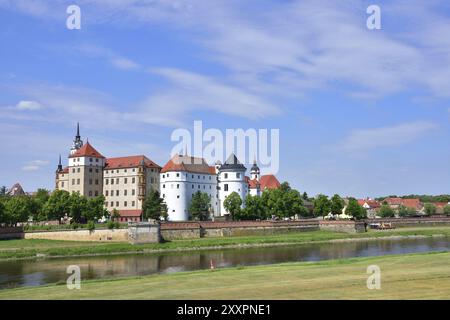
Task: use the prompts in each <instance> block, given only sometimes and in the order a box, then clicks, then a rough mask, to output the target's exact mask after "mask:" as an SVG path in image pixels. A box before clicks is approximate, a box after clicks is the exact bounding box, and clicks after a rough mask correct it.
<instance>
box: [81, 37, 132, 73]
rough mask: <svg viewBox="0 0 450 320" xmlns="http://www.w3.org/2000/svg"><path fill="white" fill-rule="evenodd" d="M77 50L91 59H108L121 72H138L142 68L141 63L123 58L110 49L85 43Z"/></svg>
mask: <svg viewBox="0 0 450 320" xmlns="http://www.w3.org/2000/svg"><path fill="white" fill-rule="evenodd" d="M77 49H78V50H79V51H80V52H81V53H83V54H85V55H87V56H89V57H92V58H100V59H106V61H108V62H109V63H110V64H111V65H112V66H114V67H116V68H118V69H121V70H137V69H139V68H141V66H140V65H139V63H137V62H135V61H133V60H131V59H129V58H125V57H122V56H120V55H119V54H117V53H115V52H113V51H112V50H110V49H107V48H103V47H100V46H97V45H92V44H88V43H84V44H81V45H79V46H77Z"/></svg>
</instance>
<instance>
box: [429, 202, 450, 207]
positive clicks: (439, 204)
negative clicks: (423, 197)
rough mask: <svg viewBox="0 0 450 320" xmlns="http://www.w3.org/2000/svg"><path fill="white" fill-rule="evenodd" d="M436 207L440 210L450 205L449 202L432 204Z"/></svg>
mask: <svg viewBox="0 0 450 320" xmlns="http://www.w3.org/2000/svg"><path fill="white" fill-rule="evenodd" d="M432 203H433V204H434V205H435V206H436V207H438V208H443V207H445V206H448V205H449V203H448V202H432Z"/></svg>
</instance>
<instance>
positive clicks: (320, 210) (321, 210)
mask: <svg viewBox="0 0 450 320" xmlns="http://www.w3.org/2000/svg"><path fill="white" fill-rule="evenodd" d="M330 210H331V202H330V200H329V199H328V197H327V196H326V195H323V194H319V195H318V196H317V198H315V199H314V215H316V216H322V217H325V216H326V215H328V214H329V213H330Z"/></svg>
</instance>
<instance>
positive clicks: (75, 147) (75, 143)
mask: <svg viewBox="0 0 450 320" xmlns="http://www.w3.org/2000/svg"><path fill="white" fill-rule="evenodd" d="M82 146H83V140H81V136H80V123H79V122H77V134H76V135H75V139H74V140H73V144H72V148H70V154H71V155H72V154H74V153H75V152H77V150H78V149H80V148H81V147H82Z"/></svg>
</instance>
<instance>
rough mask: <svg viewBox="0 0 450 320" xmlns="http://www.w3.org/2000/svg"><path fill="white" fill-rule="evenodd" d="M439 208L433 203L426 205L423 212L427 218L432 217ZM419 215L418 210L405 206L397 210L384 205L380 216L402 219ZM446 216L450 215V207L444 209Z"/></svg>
mask: <svg viewBox="0 0 450 320" xmlns="http://www.w3.org/2000/svg"><path fill="white" fill-rule="evenodd" d="M436 211H437V207H436V205H434V204H432V203H425V205H424V208H423V212H424V213H425V215H427V216H431V215H433V214H436ZM416 214H417V210H416V209H415V208H409V207H405V206H403V205H401V206H399V207H398V208H397V209H392V208H391V207H390V206H389V205H387V204H383V205H382V206H381V207H380V209H379V211H378V215H379V216H380V217H383V218H391V217H394V216H396V215H398V216H400V217H407V216H414V215H416ZM444 214H446V215H450V205H447V206H445V207H444Z"/></svg>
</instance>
